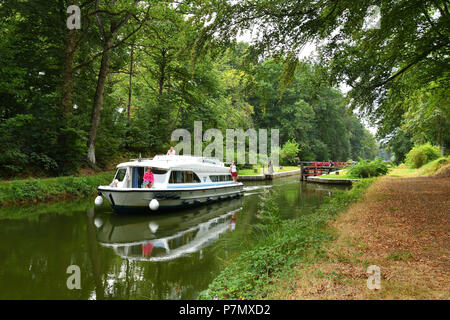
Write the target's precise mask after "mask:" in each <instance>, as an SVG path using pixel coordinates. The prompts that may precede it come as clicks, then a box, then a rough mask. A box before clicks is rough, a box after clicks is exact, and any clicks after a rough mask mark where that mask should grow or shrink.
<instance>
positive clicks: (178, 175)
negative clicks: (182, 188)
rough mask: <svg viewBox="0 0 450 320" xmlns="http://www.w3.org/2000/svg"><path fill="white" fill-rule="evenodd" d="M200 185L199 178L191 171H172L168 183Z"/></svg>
mask: <svg viewBox="0 0 450 320" xmlns="http://www.w3.org/2000/svg"><path fill="white" fill-rule="evenodd" d="M191 182H195V183H200V178H199V177H198V176H197V174H196V173H195V172H192V171H172V172H171V173H170V179H169V183H191Z"/></svg>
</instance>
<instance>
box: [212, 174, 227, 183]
mask: <svg viewBox="0 0 450 320" xmlns="http://www.w3.org/2000/svg"><path fill="white" fill-rule="evenodd" d="M209 179H211V182H223V181H232V180H233V178H232V177H231V175H229V174H227V175H220V176H209Z"/></svg>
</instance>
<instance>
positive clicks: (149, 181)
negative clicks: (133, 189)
mask: <svg viewBox="0 0 450 320" xmlns="http://www.w3.org/2000/svg"><path fill="white" fill-rule="evenodd" d="M143 180H144V182H143V183H142V187H143V188H151V187H152V186H153V181H154V178H153V172H152V167H148V168H147V171H146V172H145V173H144V179H143Z"/></svg>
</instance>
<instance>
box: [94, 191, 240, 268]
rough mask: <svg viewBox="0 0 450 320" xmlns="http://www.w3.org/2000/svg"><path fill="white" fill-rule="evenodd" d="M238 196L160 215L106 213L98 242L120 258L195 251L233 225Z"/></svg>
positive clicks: (172, 256) (165, 257)
mask: <svg viewBox="0 0 450 320" xmlns="http://www.w3.org/2000/svg"><path fill="white" fill-rule="evenodd" d="M242 203H243V200H242V198H240V199H235V200H231V201H227V202H221V203H216V204H211V205H208V206H204V207H200V208H197V209H192V210H189V211H186V210H184V211H182V212H180V213H173V214H170V215H160V216H154V215H153V216H134V217H133V216H126V217H125V216H116V215H110V216H108V217H106V218H105V219H106V220H105V221H104V222H103V221H102V223H101V225H100V224H99V225H98V230H97V239H98V241H99V243H100V245H102V246H104V247H111V248H113V250H114V251H115V253H116V254H117V255H119V256H121V257H122V258H126V259H129V260H142V261H167V260H172V259H176V258H179V257H181V256H184V255H187V254H190V253H193V252H196V251H199V250H200V249H202V248H204V247H206V246H208V245H210V244H211V243H213V242H214V241H215V240H217V239H218V238H219V235H220V234H222V233H224V232H226V231H227V230H229V231H233V230H234V228H235V226H236V218H237V217H236V213H237V212H238V211H240V210H242Z"/></svg>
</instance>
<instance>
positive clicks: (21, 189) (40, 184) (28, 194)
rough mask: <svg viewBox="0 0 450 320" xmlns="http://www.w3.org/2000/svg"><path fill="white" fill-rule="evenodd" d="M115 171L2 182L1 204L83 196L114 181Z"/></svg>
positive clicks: (90, 194) (0, 190)
mask: <svg viewBox="0 0 450 320" xmlns="http://www.w3.org/2000/svg"><path fill="white" fill-rule="evenodd" d="M112 178H113V172H106V173H101V174H97V175H94V176H86V177H73V176H68V177H58V178H48V179H28V180H13V181H8V182H2V183H0V206H2V205H6V204H14V203H22V202H37V201H43V200H49V199H61V198H72V197H76V198H82V197H87V196H92V195H94V194H95V193H96V191H97V187H98V186H99V185H107V184H109V183H110V182H111V181H112Z"/></svg>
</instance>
